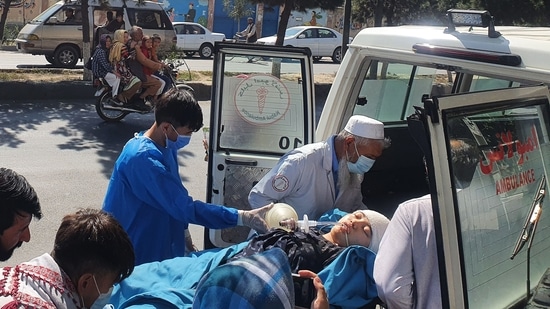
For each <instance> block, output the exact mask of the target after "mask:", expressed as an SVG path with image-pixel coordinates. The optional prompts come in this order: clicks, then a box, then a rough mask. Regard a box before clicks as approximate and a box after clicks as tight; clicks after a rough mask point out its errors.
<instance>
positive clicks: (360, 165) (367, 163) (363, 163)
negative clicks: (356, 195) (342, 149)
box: [346, 141, 376, 174]
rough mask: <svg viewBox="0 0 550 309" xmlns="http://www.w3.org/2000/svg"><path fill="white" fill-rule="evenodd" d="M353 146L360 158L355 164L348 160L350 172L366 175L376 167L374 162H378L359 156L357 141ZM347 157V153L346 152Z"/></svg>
mask: <svg viewBox="0 0 550 309" xmlns="http://www.w3.org/2000/svg"><path fill="white" fill-rule="evenodd" d="M353 145H354V146H355V153H357V156H358V157H359V158H358V159H357V161H356V162H355V163H352V162H350V161H349V158H348V169H349V172H350V173H353V174H364V173H366V172H368V171H369V170H370V169H371V167H372V166H373V165H374V162H376V160H373V159H371V158H367V157H365V156H363V155H359V151H357V144H356V143H355V141H354V142H353ZM346 156H347V151H346Z"/></svg>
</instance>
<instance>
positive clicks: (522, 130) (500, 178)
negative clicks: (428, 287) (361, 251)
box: [409, 86, 550, 308]
mask: <svg viewBox="0 0 550 309" xmlns="http://www.w3.org/2000/svg"><path fill="white" fill-rule="evenodd" d="M417 114H421V115H422V117H423V119H424V120H425V122H424V126H425V128H426V130H425V132H424V133H425V134H426V136H427V139H426V141H427V143H425V145H424V147H423V148H424V149H425V151H424V152H425V153H426V154H427V155H426V157H427V161H428V163H427V169H428V174H431V177H430V191H431V197H432V205H433V213H434V221H435V226H436V237H437V238H438V257H439V271H440V277H441V292H442V297H443V307H444V308H509V307H512V306H517V305H518V304H520V305H525V302H527V299H528V298H529V295H528V294H527V290H526V283H527V286H528V288H529V290H531V291H530V293H532V292H533V290H534V288H535V287H536V285H537V283H538V282H539V279H540V278H541V277H542V276H543V275H544V273H545V272H546V271H547V269H549V267H550V262H549V261H550V250H549V249H550V238H549V237H547V235H548V234H547V233H548V231H549V230H550V212H547V213H544V212H543V213H542V215H540V217H538V218H535V216H534V215H533V214H534V212H535V210H536V207H535V206H536V205H537V203H538V204H539V205H540V206H541V207H542V198H543V197H544V192H546V191H547V188H548V185H547V184H546V183H547V182H546V180H547V179H548V177H549V176H550V105H549V91H548V88H547V87H546V86H535V87H524V88H511V89H505V90H496V91H481V92H475V93H467V94H460V95H448V96H442V97H434V98H431V99H426V100H424V106H423V108H422V109H418V111H417ZM409 127H411V126H410V125H409ZM417 133H418V132H417ZM451 139H464V140H467V141H469V143H470V144H471V145H473V147H475V151H476V152H477V153H478V154H479V156H478V158H477V159H478V160H479V161H478V162H477V163H476V164H477V166H476V168H475V171H474V172H473V173H474V174H473V178H472V181H471V183H469V185H468V186H460V185H459V183H460V182H459V181H458V180H457V179H459V178H460V177H459V175H458V174H459V173H461V172H464V171H463V170H460V169H459V168H458V167H457V165H458V164H457V163H456V162H453V161H452V160H451V158H452V155H451V152H450V149H451V148H450V143H449V141H450V140H451ZM541 188H542V189H543V190H542V192H541ZM541 193H543V194H542V195H541ZM533 218H535V219H533ZM537 231H538V232H537ZM535 233H536V237H535ZM529 278H531V279H530V280H529ZM522 308H523V306H522Z"/></svg>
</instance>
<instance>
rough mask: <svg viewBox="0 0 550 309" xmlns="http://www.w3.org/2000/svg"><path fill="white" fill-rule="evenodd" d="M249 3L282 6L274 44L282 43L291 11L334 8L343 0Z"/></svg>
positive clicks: (254, 0) (255, 1) (252, 1)
mask: <svg viewBox="0 0 550 309" xmlns="http://www.w3.org/2000/svg"><path fill="white" fill-rule="evenodd" d="M250 2H251V3H255V4H257V3H263V4H264V6H266V7H272V8H274V7H279V6H283V11H282V12H281V18H280V20H279V27H278V28H277V41H275V45H283V42H284V38H285V31H286V28H287V26H288V20H289V18H290V13H291V12H292V11H298V12H306V11H307V10H308V9H314V8H320V9H322V10H334V9H336V8H337V7H339V6H342V5H343V3H344V0H250Z"/></svg>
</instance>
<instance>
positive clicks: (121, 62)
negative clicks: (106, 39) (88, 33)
mask: <svg viewBox="0 0 550 309" xmlns="http://www.w3.org/2000/svg"><path fill="white" fill-rule="evenodd" d="M127 41H128V31H126V30H122V29H119V30H117V31H115V35H114V44H113V46H112V47H111V51H110V52H109V62H110V63H111V64H112V65H113V66H114V67H115V69H116V72H118V74H119V75H120V78H121V82H122V84H123V89H122V92H121V93H119V94H118V95H117V99H118V101H120V102H122V103H127V102H128V100H130V99H131V98H132V96H133V95H134V94H136V92H137V91H138V90H139V89H140V88H141V81H140V80H139V78H137V77H136V76H134V75H133V74H132V72H130V69H129V68H128V66H127V64H126V59H127V58H128V50H127V49H126V42H127ZM115 93H117V92H116V91H114V90H113V94H115Z"/></svg>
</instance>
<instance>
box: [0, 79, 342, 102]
mask: <svg viewBox="0 0 550 309" xmlns="http://www.w3.org/2000/svg"><path fill="white" fill-rule="evenodd" d="M187 84H188V85H189V86H191V87H193V89H194V90H195V98H196V99H197V100H198V101H209V100H210V98H211V96H210V95H211V89H212V86H211V85H210V84H204V83H200V82H192V81H191V82H187ZM330 86H331V84H315V97H316V103H317V104H319V103H321V104H322V105H324V102H325V100H326V98H327V95H328V91H329V90H330ZM0 93H1V94H2V95H0V100H40V99H45V98H47V99H60V100H72V99H77V100H78V99H91V98H93V97H94V93H95V88H94V87H93V86H92V83H91V82H90V81H62V82H55V83H37V82H32V81H26V82H0Z"/></svg>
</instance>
